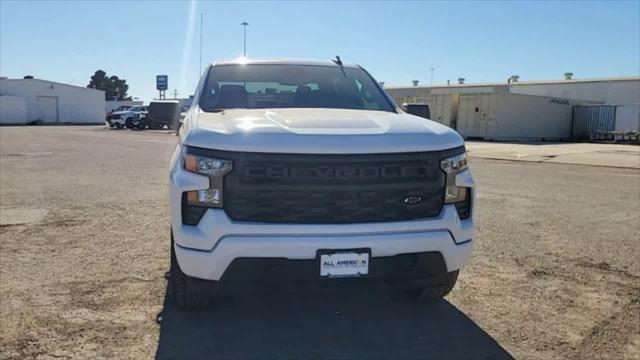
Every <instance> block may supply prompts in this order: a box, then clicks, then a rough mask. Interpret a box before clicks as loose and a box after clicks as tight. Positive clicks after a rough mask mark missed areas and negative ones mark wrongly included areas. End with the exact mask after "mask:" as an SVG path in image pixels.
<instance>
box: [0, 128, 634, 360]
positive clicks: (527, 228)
mask: <svg viewBox="0 0 640 360" xmlns="http://www.w3.org/2000/svg"><path fill="white" fill-rule="evenodd" d="M175 142H176V137H175V136H174V135H172V134H170V133H166V132H151V131H147V132H139V131H114V130H109V129H106V128H103V127H2V128H0V225H1V226H0V238H1V239H0V358H2V359H30V358H37V359H49V358H92V359H100V358H131V359H142V358H151V357H157V358H160V359H168V358H202V357H207V358H371V357H379V358H456V359H472V358H491V359H497V358H510V357H511V356H513V357H515V358H522V359H557V358H566V359H590V358H594V359H600V358H605V359H623V358H627V359H639V358H640V329H639V325H638V324H640V264H639V262H638V258H639V254H640V172H639V171H638V170H629V169H614V168H605V167H588V166H581V165H563V164H546V163H526V162H513V161H496V160H486V159H477V158H476V159H471V167H472V171H473V173H474V175H475V177H476V180H477V182H478V183H479V196H478V199H477V222H478V237H477V239H476V240H477V241H476V252H475V254H474V257H473V258H472V261H471V263H470V264H469V266H467V267H466V268H465V269H464V270H463V272H462V273H461V276H460V279H459V282H458V285H457V287H456V288H455V289H454V291H453V292H452V293H451V295H450V296H449V297H448V298H447V300H446V301H440V302H436V303H422V302H417V303H416V302H410V301H407V300H402V299H396V298H394V297H392V296H390V295H389V294H388V292H387V291H386V289H385V288H384V287H382V286H378V285H362V286H357V287H343V286H339V285H336V286H333V285H329V286H324V287H321V288H316V287H313V286H304V287H300V288H295V289H291V288H276V289H260V288H259V287H257V288H256V289H253V290H252V291H250V292H249V293H246V292H235V293H234V292H233V291H232V292H230V293H229V294H227V295H225V296H223V297H221V298H219V299H218V300H217V301H216V303H215V304H214V307H213V308H212V309H211V310H208V311H206V312H200V313H198V312H181V311H178V310H176V309H175V308H174V307H173V306H172V305H171V304H170V303H165V292H166V281H165V279H164V273H165V271H166V270H167V269H168V258H169V255H168V254H169V219H168V200H167V195H168V190H167V177H168V172H167V167H168V163H169V157H170V155H171V152H172V150H173V147H174V145H175ZM158 314H161V315H162V321H161V322H160V324H158V323H157V322H156V317H157V315H158Z"/></svg>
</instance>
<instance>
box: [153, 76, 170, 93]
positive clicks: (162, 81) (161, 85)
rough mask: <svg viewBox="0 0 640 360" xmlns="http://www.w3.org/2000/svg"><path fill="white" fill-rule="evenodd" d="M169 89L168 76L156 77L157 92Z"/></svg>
mask: <svg viewBox="0 0 640 360" xmlns="http://www.w3.org/2000/svg"><path fill="white" fill-rule="evenodd" d="M168 88H169V76H168V75H156V90H167V89H168Z"/></svg>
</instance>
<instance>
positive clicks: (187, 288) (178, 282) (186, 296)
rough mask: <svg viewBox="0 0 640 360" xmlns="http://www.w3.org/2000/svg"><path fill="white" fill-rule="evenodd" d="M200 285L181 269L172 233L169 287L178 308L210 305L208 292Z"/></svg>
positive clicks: (188, 308) (195, 307)
mask: <svg viewBox="0 0 640 360" xmlns="http://www.w3.org/2000/svg"><path fill="white" fill-rule="evenodd" d="M198 285H201V284H198V279H194V278H191V277H189V276H187V275H186V274H185V273H183V272H182V270H181V269H180V265H179V264H178V259H177V258H176V251H175V249H174V242H173V235H172V239H171V270H170V274H169V289H170V292H171V295H173V299H174V301H175V304H176V306H177V307H178V308H180V309H182V310H201V309H205V308H206V307H207V306H208V304H209V297H208V296H207V295H208V294H207V293H206V292H205V291H203V289H202V288H201V287H199V286H198Z"/></svg>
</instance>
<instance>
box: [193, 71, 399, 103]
mask: <svg viewBox="0 0 640 360" xmlns="http://www.w3.org/2000/svg"><path fill="white" fill-rule="evenodd" d="M200 107H201V108H202V110H204V111H216V110H223V109H233V108H241V109H266V108H336V109H360V110H381V111H391V112H394V111H395V110H394V107H393V105H392V104H391V102H390V101H389V100H388V99H387V98H386V97H385V95H384V94H383V93H382V91H381V90H380V89H379V87H378V86H377V84H376V83H375V82H374V80H373V79H372V78H371V76H369V74H367V72H366V71H364V70H363V69H361V68H341V67H338V66H320V65H274V64H251V65H218V66H213V67H211V70H210V71H209V75H208V77H207V81H206V83H205V88H204V91H203V94H202V96H201V98H200Z"/></svg>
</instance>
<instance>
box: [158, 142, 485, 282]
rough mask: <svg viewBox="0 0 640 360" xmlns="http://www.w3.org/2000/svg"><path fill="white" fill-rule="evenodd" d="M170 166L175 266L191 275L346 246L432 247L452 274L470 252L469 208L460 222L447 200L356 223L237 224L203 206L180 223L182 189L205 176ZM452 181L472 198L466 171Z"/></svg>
mask: <svg viewBox="0 0 640 360" xmlns="http://www.w3.org/2000/svg"><path fill="white" fill-rule="evenodd" d="M177 152H178V151H176V153H177ZM174 156H177V155H174ZM174 160H175V159H174ZM172 170H173V171H172V173H171V176H170V181H171V194H170V202H171V219H172V223H171V225H172V231H173V237H174V241H175V252H176V257H177V259H178V264H179V265H180V269H181V270H182V271H183V272H184V273H185V274H186V275H189V276H192V277H195V278H200V279H205V280H214V281H218V280H220V279H221V278H222V275H223V274H224V272H225V271H226V269H227V268H228V267H229V265H230V264H231V263H232V262H233V260H234V259H236V258H285V259H315V258H316V256H317V250H318V249H351V248H370V249H371V256H372V257H374V258H375V257H385V256H394V255H400V254H409V253H419V252H434V251H436V252H440V253H441V254H442V257H443V258H444V261H445V263H446V266H447V271H449V272H451V271H455V270H458V269H460V268H461V267H462V266H463V265H465V264H466V263H467V261H468V259H469V257H470V256H471V252H472V251H473V241H472V239H473V235H474V234H473V229H474V223H473V209H472V216H471V217H470V218H468V219H466V220H460V218H459V217H458V213H457V212H456V208H455V206H454V205H452V204H450V205H445V206H444V208H443V210H442V212H441V214H440V215H439V216H437V217H432V218H425V219H417V220H410V221H397V222H380V223H356V224H271V223H256V222H236V221H233V220H232V219H230V218H229V217H228V216H227V215H226V213H225V212H224V210H221V209H208V210H207V212H206V213H205V214H204V216H203V217H202V219H201V220H200V222H199V223H198V225H197V226H190V225H183V224H182V215H181V200H182V192H184V191H189V190H197V189H204V188H207V187H208V185H209V179H208V178H207V177H206V176H202V175H198V174H194V173H190V172H187V171H185V170H184V169H182V168H180V167H179V166H177V167H173V169H172ZM456 184H457V185H458V186H465V187H470V188H472V197H475V191H474V189H473V188H474V182H473V178H472V177H471V174H470V172H469V171H468V170H467V171H464V172H462V173H460V174H458V175H457V176H456ZM474 203H475V202H474ZM472 206H473V207H475V206H474V204H473V203H472ZM318 273H319V270H318Z"/></svg>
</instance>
